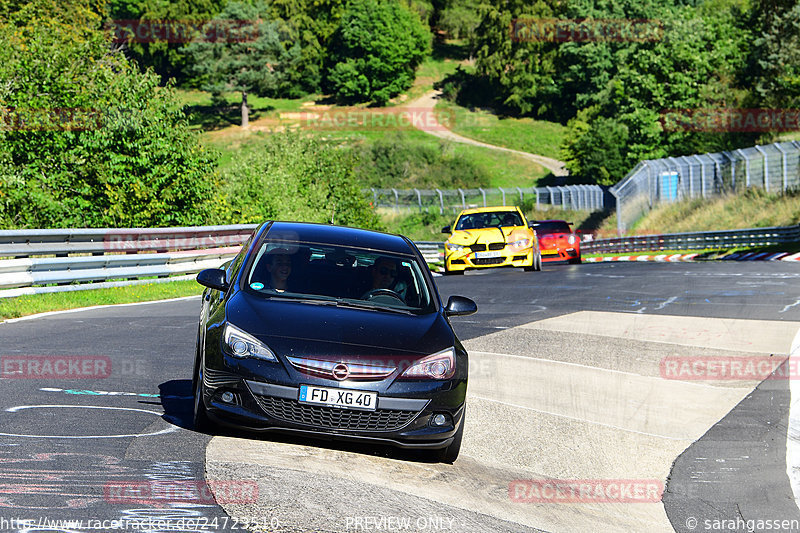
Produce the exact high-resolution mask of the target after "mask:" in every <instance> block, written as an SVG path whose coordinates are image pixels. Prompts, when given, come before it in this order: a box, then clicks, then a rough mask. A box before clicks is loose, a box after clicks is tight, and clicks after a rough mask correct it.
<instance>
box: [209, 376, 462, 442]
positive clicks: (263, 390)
mask: <svg viewBox="0 0 800 533" xmlns="http://www.w3.org/2000/svg"><path fill="white" fill-rule="evenodd" d="M229 376H230V378H231V379H229V380H228V381H227V382H224V383H223V382H221V381H219V379H217V380H215V381H214V380H212V381H214V382H212V383H209V382H208V381H209V380H206V379H204V380H203V382H204V387H203V389H204V390H203V397H204V401H205V404H206V408H207V411H208V415H209V417H210V418H212V419H213V420H215V421H217V422H219V423H222V424H225V425H228V426H234V427H239V428H242V429H248V430H252V431H279V432H289V433H295V434H300V435H305V436H310V437H315V438H323V439H335V440H350V441H365V440H368V441H372V442H379V443H384V444H388V445H392V446H396V447H400V448H427V449H437V448H444V447H446V446H448V445H449V444H450V443H451V442H452V440H453V437H454V435H455V433H456V430H457V429H458V427H459V425H460V424H461V421H462V418H463V413H464V392H465V390H466V384H465V383H464V386H463V387H458V386H457V382H455V381H453V382H445V383H446V384H451V385H453V384H454V385H456V386H455V387H448V386H447V385H445V386H442V385H443V383H442V382H438V383H436V382H424V381H420V382H407V383H403V385H404V387H403V388H404V389H405V390H404V391H403V393H401V394H400V395H392V394H391V393H383V394H381V393H379V395H378V405H377V409H376V410H374V411H359V410H352V409H342V408H335V407H327V406H317V405H309V404H301V403H300V402H299V401H298V396H299V388H298V387H297V386H288V385H277V384H271V383H266V382H263V381H256V380H245V379H235V378H234V376H232V375H230V374H229ZM328 386H330V385H328ZM334 386H335V385H334ZM415 389H416V391H415ZM363 390H367V387H364V388H363ZM224 392H231V393H232V394H233V397H234V399H233V401H229V402H225V401H223V400H222V394H223V393H224ZM439 413H441V414H446V415H448V416H449V418H448V424H447V425H445V426H433V425H432V423H431V419H432V417H433V415H434V414H439Z"/></svg>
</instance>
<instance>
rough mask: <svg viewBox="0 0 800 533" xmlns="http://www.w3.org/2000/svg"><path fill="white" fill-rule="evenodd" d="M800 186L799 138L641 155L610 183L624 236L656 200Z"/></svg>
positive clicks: (674, 200) (669, 200) (783, 190)
mask: <svg viewBox="0 0 800 533" xmlns="http://www.w3.org/2000/svg"><path fill="white" fill-rule="evenodd" d="M798 186H800V142H797V141H791V142H781V143H774V144H769V145H765V146H753V147H750V148H742V149H739V150H733V151H728V152H717V153H710V154H701V155H691V156H682V157H667V158H664V159H648V160H644V161H641V162H640V163H639V164H637V165H636V166H635V167H634V168H633V170H631V171H630V172H629V173H628V175H627V176H626V177H625V179H624V180H622V181H621V182H619V183H618V184H617V185H615V186H614V187H612V188H611V189H610V192H611V194H613V195H614V197H615V198H616V211H617V233H618V235H620V236H622V235H624V234H625V233H626V232H627V231H629V230H630V229H631V228H632V227H633V225H634V224H635V223H636V221H637V220H639V219H640V218H641V217H642V216H644V215H645V214H646V213H647V212H648V211H650V210H651V209H653V208H654V207H656V206H658V205H660V204H666V203H671V202H677V201H680V200H684V199H688V198H711V197H714V196H720V195H722V194H724V193H727V192H740V191H742V190H744V189H747V188H749V187H758V188H762V189H764V190H765V191H767V192H785V191H788V190H791V189H796V188H797V187H798Z"/></svg>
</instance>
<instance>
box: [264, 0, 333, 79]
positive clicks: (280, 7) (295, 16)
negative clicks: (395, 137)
mask: <svg viewBox="0 0 800 533" xmlns="http://www.w3.org/2000/svg"><path fill="white" fill-rule="evenodd" d="M346 3H347V0H272V1H271V2H270V3H269V13H270V18H271V19H273V20H278V19H280V20H283V21H285V22H286V26H287V28H288V31H289V32H290V35H291V38H290V39H289V40H287V41H285V42H284V45H285V46H289V44H290V43H293V42H298V43H299V44H300V58H299V60H298V61H297V62H296V63H295V65H294V68H293V69H291V70H290V71H289V72H288V73H287V75H288V76H289V80H290V82H291V84H292V86H293V87H294V88H295V90H296V91H302V92H306V93H314V92H318V91H320V90H321V87H322V78H323V65H324V60H325V55H326V53H327V46H328V41H329V40H330V38H331V35H332V34H333V32H334V31H336V28H337V27H339V22H340V20H341V17H342V13H343V12H344V9H345V5H346Z"/></svg>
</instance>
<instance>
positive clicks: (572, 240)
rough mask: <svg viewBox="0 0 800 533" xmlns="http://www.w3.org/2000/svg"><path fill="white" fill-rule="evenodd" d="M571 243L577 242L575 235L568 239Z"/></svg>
mask: <svg viewBox="0 0 800 533" xmlns="http://www.w3.org/2000/svg"><path fill="white" fill-rule="evenodd" d="M567 240H568V241H569V243H570V244H575V235H570V236H569V239H567Z"/></svg>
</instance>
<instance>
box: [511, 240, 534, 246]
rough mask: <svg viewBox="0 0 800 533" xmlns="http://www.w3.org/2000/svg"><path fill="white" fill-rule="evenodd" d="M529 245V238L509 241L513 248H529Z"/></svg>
mask: <svg viewBox="0 0 800 533" xmlns="http://www.w3.org/2000/svg"><path fill="white" fill-rule="evenodd" d="M530 245H531V240H530V239H520V240H518V241H514V242H512V243H509V246H511V247H513V248H529V247H530Z"/></svg>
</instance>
